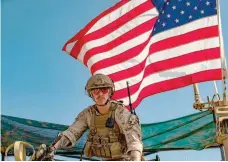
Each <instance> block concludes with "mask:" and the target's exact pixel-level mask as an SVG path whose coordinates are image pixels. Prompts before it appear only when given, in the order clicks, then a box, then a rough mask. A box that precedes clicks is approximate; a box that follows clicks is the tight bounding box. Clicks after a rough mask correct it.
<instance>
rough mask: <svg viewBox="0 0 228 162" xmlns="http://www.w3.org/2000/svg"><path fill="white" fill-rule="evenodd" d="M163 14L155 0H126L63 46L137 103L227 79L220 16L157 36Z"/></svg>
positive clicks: (123, 96)
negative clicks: (155, 29) (157, 24)
mask: <svg viewBox="0 0 228 162" xmlns="http://www.w3.org/2000/svg"><path fill="white" fill-rule="evenodd" d="M157 16H158V13H157V10H156V8H155V7H154V6H153V4H152V3H151V1H150V0H122V1H120V2H119V3H117V4H116V5H114V6H113V7H111V8H109V9H108V10H106V11H104V12H103V13H102V14H100V15H99V16H98V17H96V18H95V19H94V20H92V21H91V22H90V23H89V24H88V25H87V26H86V27H85V28H83V29H82V30H81V31H80V32H79V33H78V34H77V35H75V36H74V37H73V38H71V39H70V40H69V41H68V42H67V43H66V44H65V46H64V47H63V50H64V51H66V52H68V53H69V54H70V55H71V56H73V57H74V58H76V59H78V60H80V61H81V62H82V63H83V64H84V65H85V66H87V67H88V68H89V70H90V71H91V73H92V74H96V73H102V74H106V75H108V76H110V77H111V78H112V79H113V80H114V82H115V89H116V92H115V94H114V96H113V97H114V98H115V99H119V100H123V101H124V103H125V104H126V105H128V96H127V89H126V81H128V82H129V85H130V91H131V100H132V103H133V107H136V106H138V104H139V103H140V102H141V100H142V99H143V98H145V97H147V96H150V95H153V94H156V93H160V92H164V91H168V90H172V89H176V88H180V87H184V86H187V85H190V84H192V83H197V82H203V81H209V80H218V79H221V61H220V45H219V37H218V35H219V34H218V21H217V16H211V17H206V18H202V19H199V20H196V21H194V22H191V23H188V24H187V25H182V26H180V27H176V28H173V29H171V30H167V31H164V32H162V33H158V34H156V35H155V36H152V37H151V33H152V29H153V26H154V23H155V21H156V19H157Z"/></svg>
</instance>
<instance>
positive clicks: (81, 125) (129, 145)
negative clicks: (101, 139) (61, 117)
mask: <svg viewBox="0 0 228 162" xmlns="http://www.w3.org/2000/svg"><path fill="white" fill-rule="evenodd" d="M111 105H113V106H114V107H116V110H115V117H114V118H115V123H116V124H117V126H118V127H119V130H120V134H123V135H124V137H125V138H124V140H125V141H121V142H120V143H121V145H122V146H121V148H122V149H121V151H122V152H121V154H122V158H123V157H126V156H125V155H127V154H128V152H130V151H132V150H135V151H139V152H140V153H141V154H142V150H143V145H142V141H141V128H140V125H139V124H138V120H137V118H135V115H132V114H131V113H130V112H129V111H128V110H127V109H126V108H125V107H124V106H123V105H122V104H121V103H119V102H114V101H112V102H111ZM94 110H95V105H94V106H91V107H89V108H86V109H85V110H84V111H82V112H81V113H80V114H79V115H78V116H77V118H76V119H75V122H74V123H73V124H72V125H71V126H70V127H69V128H68V129H67V130H66V131H64V132H63V133H62V134H63V135H65V136H66V137H67V138H68V139H69V140H70V142H71V145H72V146H75V143H76V141H77V140H78V139H79V138H80V137H81V135H82V134H83V133H84V131H85V130H86V129H87V128H89V129H90V133H92V132H91V131H93V129H91V122H92V121H91V119H93V117H92V116H93V111H94ZM95 113H96V115H97V116H102V115H101V114H99V112H98V111H96V110H95ZM135 119H136V120H135ZM120 134H119V135H120ZM101 136H102V135H101ZM104 136H105V135H104ZM122 140H123V139H122ZM125 144H126V146H124V145H125ZM101 147H102V146H101ZM107 149H108V148H107ZM96 150H97V148H96ZM85 151H86V150H85ZM91 151H92V152H93V150H91ZM85 154H87V156H93V155H94V154H95V156H97V155H96V153H91V155H88V153H86V152H85ZM100 157H104V156H102V155H101V156H100ZM106 158H107V159H109V158H111V159H112V158H115V157H112V155H111V156H110V157H108V156H107V157H106ZM117 158H120V159H121V157H118V156H117Z"/></svg>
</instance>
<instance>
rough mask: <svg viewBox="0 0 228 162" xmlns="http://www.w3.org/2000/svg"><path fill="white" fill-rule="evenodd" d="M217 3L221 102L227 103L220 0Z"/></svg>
mask: <svg viewBox="0 0 228 162" xmlns="http://www.w3.org/2000/svg"><path fill="white" fill-rule="evenodd" d="M216 2H217V4H216V7H217V18H218V27H219V44H220V56H221V67H222V81H223V82H222V84H223V102H224V105H226V104H227V100H226V78H227V70H226V69H227V68H226V57H225V50H224V42H223V35H222V24H221V14H220V0H216Z"/></svg>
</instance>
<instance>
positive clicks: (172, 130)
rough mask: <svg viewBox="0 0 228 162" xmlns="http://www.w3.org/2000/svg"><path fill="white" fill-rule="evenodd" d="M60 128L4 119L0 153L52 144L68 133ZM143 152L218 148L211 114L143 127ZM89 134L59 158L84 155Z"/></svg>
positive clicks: (204, 113)
mask: <svg viewBox="0 0 228 162" xmlns="http://www.w3.org/2000/svg"><path fill="white" fill-rule="evenodd" d="M67 127H68V126H67V125H59V124H53V123H47V122H40V121H35V120H28V119H23V118H18V117H12V116H6V115H2V116H1V132H2V134H1V144H2V145H1V152H2V153H3V152H4V150H5V148H6V147H7V146H9V145H10V144H12V143H14V142H15V141H26V142H29V143H30V144H32V145H33V146H34V147H35V148H37V147H38V146H39V145H40V144H42V143H45V144H51V142H52V141H53V140H54V139H55V138H56V136H57V134H58V133H60V132H62V131H63V130H65V129H67ZM142 133H143V144H144V152H157V151H164V150H179V149H192V150H201V149H204V148H207V147H210V146H218V145H217V144H216V143H215V141H216V139H215V135H216V132H215V124H214V122H213V116H212V114H211V112H209V111H204V112H199V113H196V114H192V115H188V116H184V117H181V118H177V119H174V120H169V121H165V122H160V123H152V124H142ZM87 135H88V131H86V132H85V134H84V135H83V136H82V137H81V138H80V140H79V141H78V142H77V144H76V146H75V147H74V148H72V149H70V150H59V151H58V152H57V153H59V154H63V153H64V154H68V155H69V154H78V153H80V152H81V150H82V148H83V146H84V144H85V141H86V137H87Z"/></svg>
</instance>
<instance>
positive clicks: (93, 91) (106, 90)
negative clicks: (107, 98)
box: [91, 87, 109, 95]
mask: <svg viewBox="0 0 228 162" xmlns="http://www.w3.org/2000/svg"><path fill="white" fill-rule="evenodd" d="M91 92H92V94H93V95H98V94H99V93H100V92H102V93H103V94H107V93H108V92H109V88H107V87H105V88H96V89H92V90H91Z"/></svg>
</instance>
